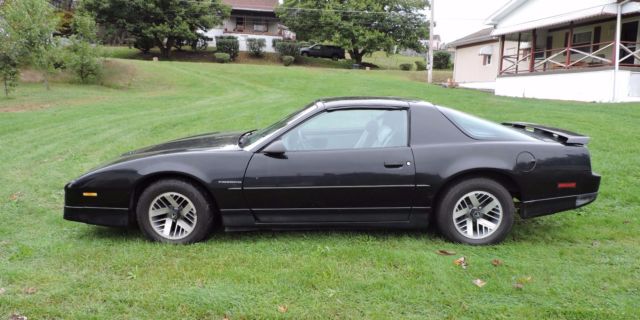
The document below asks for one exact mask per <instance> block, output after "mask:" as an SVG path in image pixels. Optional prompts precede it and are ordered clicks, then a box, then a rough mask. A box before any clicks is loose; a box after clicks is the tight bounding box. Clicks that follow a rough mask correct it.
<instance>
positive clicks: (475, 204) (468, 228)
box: [436, 178, 515, 245]
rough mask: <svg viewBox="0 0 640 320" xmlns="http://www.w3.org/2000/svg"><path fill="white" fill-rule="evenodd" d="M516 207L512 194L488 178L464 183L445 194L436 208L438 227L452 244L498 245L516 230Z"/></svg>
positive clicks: (456, 185) (458, 184)
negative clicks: (514, 217) (514, 223)
mask: <svg viewBox="0 0 640 320" xmlns="http://www.w3.org/2000/svg"><path fill="white" fill-rule="evenodd" d="M514 213H515V206H514V204H513V198H512V197H511V195H510V194H509V192H508V191H507V190H506V189H505V188H504V187H503V186H502V185H501V184H499V183H498V182H496V181H494V180H491V179H486V178H473V179H469V180H465V181H461V182H459V183H457V184H455V185H453V186H451V187H450V188H448V189H447V190H446V191H445V194H444V197H443V198H442V200H441V201H440V203H439V205H438V208H437V213H436V215H437V223H438V227H439V229H440V231H441V232H442V234H443V235H444V236H445V237H446V238H448V239H449V240H451V241H454V242H461V243H466V244H472V245H487V244H496V243H499V242H501V241H502V240H504V239H505V238H506V236H507V234H508V233H509V231H510V230H511V227H512V226H513V216H514Z"/></svg>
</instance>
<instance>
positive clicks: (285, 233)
mask: <svg viewBox="0 0 640 320" xmlns="http://www.w3.org/2000/svg"><path fill="white" fill-rule="evenodd" d="M555 225H556V223H554V222H553V221H550V220H548V219H529V220H523V219H520V218H516V221H515V223H514V226H513V229H512V230H511V233H510V234H509V236H508V237H507V239H506V241H509V242H510V241H515V242H520V241H526V242H545V239H546V238H548V237H549V235H548V234H547V233H549V232H553V228H554V226H555ZM556 227H558V228H560V227H559V226H556ZM541 232H544V233H545V234H540V233H541ZM362 237H366V238H372V239H375V240H385V239H395V240H398V239H402V238H410V239H413V240H421V241H428V242H434V243H440V242H446V240H445V239H444V238H443V237H442V235H441V234H440V232H439V231H438V230H437V228H436V226H435V225H434V224H431V225H430V226H429V227H428V228H426V229H416V230H414V229H409V230H403V229H358V228H338V229H329V228H324V229H323V228H320V229H303V230H254V231H240V232H225V231H224V230H222V228H217V229H216V230H215V231H214V232H213V233H212V234H211V235H210V236H209V238H208V239H207V240H205V243H220V242H224V243H233V242H248V241H249V242H253V241H261V240H273V239H277V240H286V239H306V238H313V239H322V238H327V239H338V238H343V239H349V238H362ZM79 238H81V239H93V240H107V241H115V242H130V241H145V240H146V238H145V237H144V235H143V234H142V232H141V231H140V230H138V229H137V228H109V227H100V226H90V227H88V228H86V229H85V232H82V233H81V234H80V237H79Z"/></svg>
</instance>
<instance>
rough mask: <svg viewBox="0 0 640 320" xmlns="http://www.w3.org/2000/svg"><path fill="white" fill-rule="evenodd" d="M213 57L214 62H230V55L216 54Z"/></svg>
mask: <svg viewBox="0 0 640 320" xmlns="http://www.w3.org/2000/svg"><path fill="white" fill-rule="evenodd" d="M214 56H215V58H216V62H218V63H227V62H230V61H231V55H229V54H228V53H225V52H216V53H215V54H214Z"/></svg>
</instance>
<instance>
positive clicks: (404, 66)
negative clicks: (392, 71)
mask: <svg viewBox="0 0 640 320" xmlns="http://www.w3.org/2000/svg"><path fill="white" fill-rule="evenodd" d="M412 68H413V65H412V64H411V63H401V64H400V70H403V71H410V70H411V69H412Z"/></svg>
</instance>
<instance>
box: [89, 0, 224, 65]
mask: <svg viewBox="0 0 640 320" xmlns="http://www.w3.org/2000/svg"><path fill="white" fill-rule="evenodd" d="M83 7H84V9H86V10H88V11H90V12H92V13H93V14H94V16H95V17H96V21H97V22H98V23H99V24H103V25H106V26H115V27H117V28H121V29H124V30H126V31H127V32H129V34H131V35H132V36H133V37H134V38H135V39H136V42H138V43H140V44H153V45H154V46H157V47H159V48H160V50H161V52H162V55H163V56H165V57H168V56H169V55H170V53H171V49H172V47H174V46H175V45H176V44H177V43H178V42H180V41H195V40H197V39H198V37H199V35H198V33H197V31H198V30H207V29H211V28H213V27H215V26H216V25H219V24H221V23H222V20H223V19H224V18H226V17H228V16H229V13H230V10H231V9H230V8H229V7H228V6H226V5H224V4H222V3H221V2H220V0H85V1H84V2H83ZM144 47H145V48H148V46H146V45H145V46H144Z"/></svg>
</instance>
